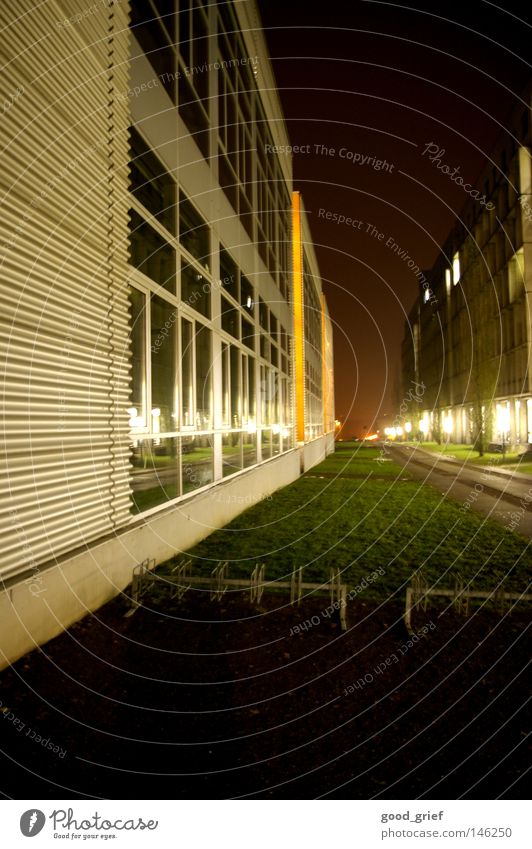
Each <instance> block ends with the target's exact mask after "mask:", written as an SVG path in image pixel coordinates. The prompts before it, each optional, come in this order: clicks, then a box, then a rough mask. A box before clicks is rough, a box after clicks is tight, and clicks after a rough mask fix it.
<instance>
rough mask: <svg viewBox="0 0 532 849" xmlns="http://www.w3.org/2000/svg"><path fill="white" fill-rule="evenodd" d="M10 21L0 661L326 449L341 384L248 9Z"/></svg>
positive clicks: (58, 7) (114, 12)
mask: <svg viewBox="0 0 532 849" xmlns="http://www.w3.org/2000/svg"><path fill="white" fill-rule="evenodd" d="M0 23H1V25H2V27H3V30H4V33H5V34H6V41H5V44H6V45H7V44H8V43H9V44H10V45H11V47H10V49H11V51H12V54H11V55H10V56H9V61H8V62H7V64H6V65H5V69H4V71H2V74H3V75H4V88H5V90H6V91H9V92H12V93H13V96H12V98H11V100H10V105H9V108H8V109H6V110H5V114H4V116H3V122H2V130H1V135H2V146H3V153H4V163H5V167H4V168H3V170H2V175H1V177H0V179H1V181H2V191H3V208H4V215H3V218H2V221H1V222H0V229H1V235H0V239H1V242H2V271H3V274H2V282H1V291H0V298H1V301H2V313H1V315H2V318H1V321H2V336H1V340H2V362H3V368H2V392H3V401H4V405H3V408H4V414H3V429H2V430H3V440H2V453H3V461H4V466H5V481H6V484H5V486H4V488H3V494H2V496H1V499H2V511H3V512H2V527H3V543H4V544H3V547H2V552H1V554H0V575H1V576H2V580H3V589H2V592H1V594H0V623H1V624H0V647H1V649H2V655H1V656H0V660H1V661H2V662H3V663H5V662H7V661H10V660H13V659H15V658H16V657H19V656H20V655H21V654H23V653H24V652H26V651H28V650H29V649H31V648H33V647H34V646H35V645H38V644H40V643H42V642H44V641H45V640H47V639H49V638H51V637H52V636H54V635H55V634H57V633H59V632H60V631H61V630H62V629H63V628H64V627H66V626H68V625H69V624H70V623H72V622H73V621H75V620H76V619H78V618H79V617H80V616H82V615H84V614H85V613H86V612H87V611H89V610H94V609H96V608H97V607H98V606H100V605H101V604H103V603H104V602H105V601H107V600H109V599H110V598H112V597H113V596H114V595H116V594H117V593H118V592H120V591H121V590H123V589H124V588H125V587H126V586H127V585H128V583H129V582H130V580H131V572H132V568H133V567H134V566H135V565H136V564H137V563H139V562H141V561H143V560H145V559H146V558H148V559H150V561H151V562H152V563H153V564H156V563H160V562H162V561H164V560H165V559H167V558H169V557H171V556H173V555H175V554H176V553H179V552H181V551H184V550H186V549H187V548H189V547H190V546H191V545H193V544H194V543H195V542H197V541H198V540H200V539H201V538H202V537H204V536H206V535H207V534H208V533H210V531H211V530H213V529H214V528H217V527H221V526H223V525H224V524H226V523H227V522H228V521H230V520H231V519H232V518H234V516H235V515H236V514H237V513H238V512H240V511H241V510H242V509H244V508H246V507H248V506H249V504H250V503H252V502H253V501H254V500H259V499H260V498H262V497H264V496H265V495H267V494H270V493H271V492H273V491H274V490H275V489H277V488H279V487H280V486H283V485H286V484H288V483H290V482H292V481H293V480H295V479H296V478H297V477H298V475H299V474H300V473H301V471H302V470H305V469H308V468H310V467H311V466H312V465H314V464H315V463H317V462H319V461H320V460H322V459H323V458H324V457H325V456H326V455H327V453H329V452H330V451H332V450H333V445H334V442H333V440H334V392H333V359H332V356H333V342H332V327H331V322H330V318H329V315H328V311H327V305H326V302H325V297H324V294H323V291H322V287H321V280H320V275H319V268H318V265H317V261H316V257H315V254H314V250H313V246H312V239H311V236H310V230H309V227H308V222H307V219H306V216H305V213H304V209H303V204H302V200H301V198H300V196H299V194H298V193H297V192H294V191H293V186H292V173H291V162H290V159H289V158H288V157H287V156H285V155H282V156H281V155H277V154H276V153H275V151H276V150H282V149H286V146H287V144H288V137H287V133H286V128H285V124H284V120H283V116H282V111H281V107H280V104H279V100H278V96H277V92H276V87H275V81H274V78H273V73H272V71H271V67H270V63H269V59H268V54H267V50H266V46H265V42H264V38H263V34H262V31H261V28H260V21H259V17H258V13H257V10H256V8H255V5H254V3H252V2H248V3H235V4H233V3H232V2H229V3H220V4H216V3H207V2H200V0H187V2H183V3H181V2H179V3H178V4H177V8H174V5H173V3H171V2H170V3H161V2H158V0H135V2H133V3H131V4H128V2H126V0H120V2H118V0H115V2H111V0H106V2H101V3H98V4H94V5H93V6H87V5H86V4H85V3H82V2H81V0H51V2H49V3H46V4H41V5H37V6H35V7H32V8H29V9H28V10H27V13H26V14H25V15H24V16H21V15H20V4H17V3H15V2H14V0H8V2H5V3H3V4H2V5H1V7H0ZM37 33H39V34H42V37H39V38H37ZM7 36H9V37H7ZM6 50H7V47H6ZM17 92H18V93H17Z"/></svg>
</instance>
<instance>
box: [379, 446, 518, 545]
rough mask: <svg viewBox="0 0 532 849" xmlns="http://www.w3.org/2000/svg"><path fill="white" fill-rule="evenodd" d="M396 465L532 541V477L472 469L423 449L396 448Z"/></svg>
mask: <svg viewBox="0 0 532 849" xmlns="http://www.w3.org/2000/svg"><path fill="white" fill-rule="evenodd" d="M388 452H389V455H390V457H391V459H393V460H394V462H396V463H398V464H400V465H402V466H403V467H404V468H405V470H406V471H408V472H409V473H410V474H411V475H412V477H413V478H415V479H416V480H421V481H423V482H424V483H427V484H429V485H430V486H433V487H435V489H437V490H438V491H439V492H441V493H442V495H446V496H448V497H449V498H452V499H454V500H455V501H458V502H460V503H461V504H467V503H469V504H470V508H469V509H471V510H476V511H477V512H478V513H482V515H484V516H489V517H490V519H494V520H495V521H496V522H498V523H499V524H501V525H504V526H506V527H508V529H509V530H514V531H515V532H516V533H519V534H522V536H525V537H528V538H530V539H532V477H531V476H529V475H524V474H521V473H520V472H510V471H507V470H505V469H500V468H497V467H496V466H493V465H489V464H488V465H485V466H473V465H469V464H466V463H462V462H461V461H459V460H453V459H450V458H449V457H448V456H447V455H443V454H434V453H433V452H432V451H425V450H423V449H422V448H412V447H411V446H407V445H397V444H396V445H393V446H389V448H388Z"/></svg>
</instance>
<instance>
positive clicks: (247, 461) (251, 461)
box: [242, 432, 257, 469]
mask: <svg viewBox="0 0 532 849" xmlns="http://www.w3.org/2000/svg"><path fill="white" fill-rule="evenodd" d="M256 462H257V434H256V433H246V432H244V433H243V434H242V463H243V468H244V469H247V468H249V466H254V465H255V463H256Z"/></svg>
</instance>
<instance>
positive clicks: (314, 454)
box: [301, 433, 334, 472]
mask: <svg viewBox="0 0 532 849" xmlns="http://www.w3.org/2000/svg"><path fill="white" fill-rule="evenodd" d="M331 440H332V444H331ZM301 450H302V451H303V465H302V471H304V472H306V471H308V469H311V468H312V467H313V466H316V465H317V464H318V463H322V462H323V461H324V460H325V458H326V457H327V455H328V454H331V452H332V451H334V434H332V433H331V434H329V433H328V434H325V435H324V436H320V437H318V438H317V439H313V440H312V442H307V444H306V445H304V446H302V449H301Z"/></svg>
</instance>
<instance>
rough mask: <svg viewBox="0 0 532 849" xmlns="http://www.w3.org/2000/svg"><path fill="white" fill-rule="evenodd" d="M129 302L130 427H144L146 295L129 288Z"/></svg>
mask: <svg viewBox="0 0 532 849" xmlns="http://www.w3.org/2000/svg"><path fill="white" fill-rule="evenodd" d="M130 303H131V394H130V399H131V407H130V409H129V417H130V419H129V425H130V427H131V428H134V429H135V428H144V427H146V330H145V321H146V317H145V311H146V295H145V294H144V293H143V292H139V290H138V289H134V288H133V287H131V289H130Z"/></svg>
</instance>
